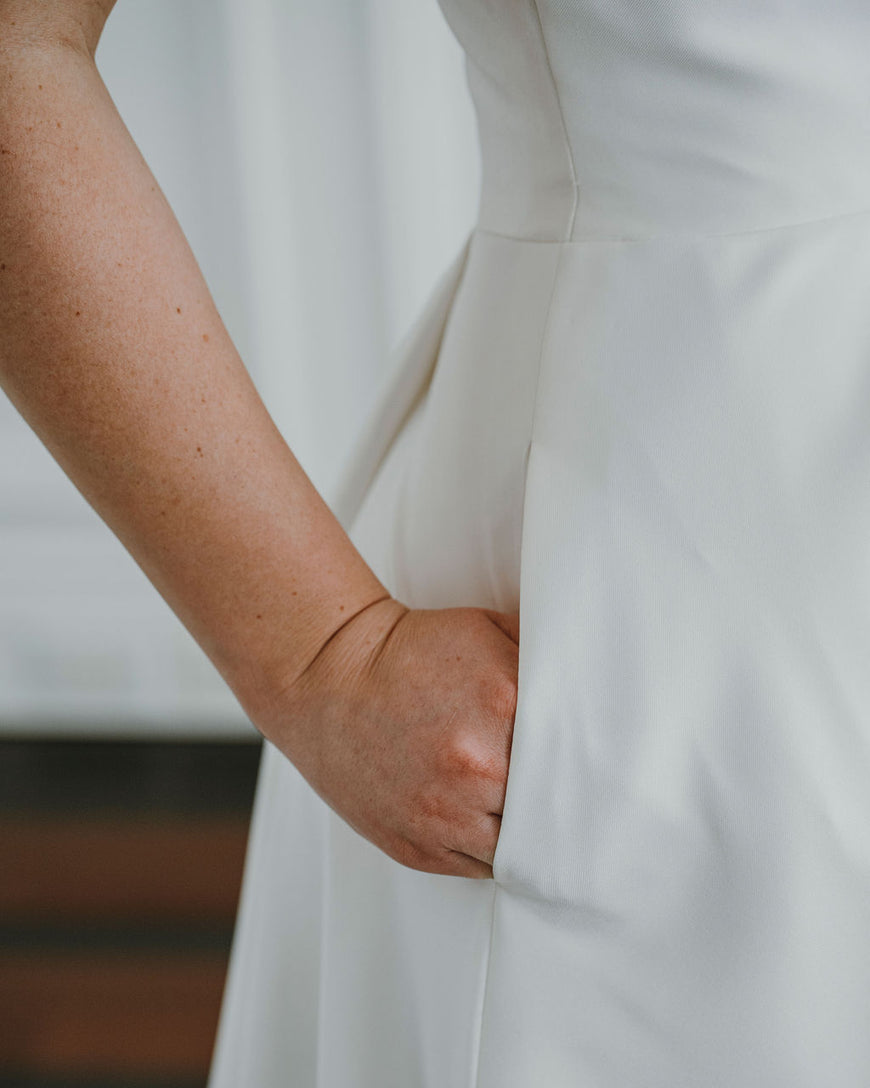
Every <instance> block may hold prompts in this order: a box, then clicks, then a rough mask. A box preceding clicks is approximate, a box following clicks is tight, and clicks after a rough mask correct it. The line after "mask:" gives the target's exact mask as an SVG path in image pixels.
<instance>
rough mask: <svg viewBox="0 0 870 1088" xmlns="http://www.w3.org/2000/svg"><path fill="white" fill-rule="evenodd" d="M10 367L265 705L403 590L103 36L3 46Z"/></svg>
mask: <svg viewBox="0 0 870 1088" xmlns="http://www.w3.org/2000/svg"><path fill="white" fill-rule="evenodd" d="M31 7H32V5H31ZM0 14H2V12H0ZM0 381H2V383H3V386H4V388H5V389H6V391H7V393H8V394H9V396H10V397H11V398H12V400H13V401H14V402H15V404H16V405H17V407H18V408H19V410H20V411H21V413H22V415H24V417H25V418H26V419H27V420H28V421H29V423H30V424H31V426H32V427H33V428H34V430H35V431H36V432H37V433H38V434H39V436H40V437H41V438H42V440H43V441H44V442H45V444H46V445H47V446H48V448H49V449H50V450H51V452H52V453H53V454H54V456H55V457H56V458H57V460H58V461H59V462H60V464H61V465H62V466H63V468H64V469H65V471H66V472H67V473H68V475H69V476H70V477H71V478H72V480H73V481H74V482H75V484H76V486H77V487H78V488H79V489H80V490H81V491H82V493H83V494H84V495H85V497H86V498H87V499H88V500H89V501H90V502H91V503H92V504H93V506H94V507H95V508H96V509H97V511H98V512H99V513H100V514H101V516H102V517H103V518H104V519H105V520H106V521H107V523H108V524H109V525H110V526H111V527H112V529H113V530H114V531H115V532H116V533H117V534H118V536H119V537H120V538H121V540H122V541H123V542H124V544H125V545H126V546H127V548H128V549H129V550H130V551H131V553H132V554H133V555H134V556H135V558H136V559H137V561H138V562H139V563H140V565H141V566H142V568H143V569H144V570H145V572H146V573H147V574H148V576H149V577H150V578H151V580H152V581H153V582H154V584H155V585H156V586H157V588H158V589H159V590H160V592H161V593H162V594H163V596H164V597H165V598H166V599H167V601H168V602H169V603H170V605H171V606H172V607H173V609H174V610H175V611H176V612H177V614H178V615H179V616H180V618H181V619H182V620H183V621H184V623H185V624H186V625H187V626H188V628H189V629H190V631H191V632H192V633H193V634H194V636H195V637H196V638H197V639H198V641H199V642H200V644H201V645H202V646H203V648H204V649H205V650H206V652H207V653H208V654H209V655H210V656H211V657H212V659H213V660H214V661H215V663H216V664H217V666H218V667H219V668H220V669H221V671H222V673H223V674H224V676H225V677H226V678H227V680H228V681H229V682H230V684H231V685H232V686H233V687H234V689H235V690H236V692H237V694H239V696H240V698H242V701H243V702H244V703H246V704H247V705H248V706H249V708H250V706H252V705H256V703H257V700H258V699H259V698H260V695H259V694H258V692H262V697H263V698H264V699H265V700H266V701H268V699H269V692H270V689H272V688H275V689H276V690H277V689H280V687H281V685H282V684H283V683H285V682H286V681H287V680H289V679H292V676H293V675H294V674H295V672H296V671H298V670H300V669H301V668H303V667H304V666H305V665H306V664H307V662H308V661H309V660H310V659H311V658H312V657H313V656H314V654H315V653H316V652H317V650H318V649H319V647H320V646H321V645H322V643H323V641H324V639H325V638H326V637H328V635H329V633H330V632H331V631H332V630H334V629H336V628H337V627H338V626H339V625H340V624H342V623H343V622H344V621H345V620H346V619H347V618H349V617H350V616H351V615H353V614H354V613H355V612H357V611H359V610H360V609H361V608H363V607H365V606H366V605H367V604H369V603H371V602H372V601H374V600H376V599H379V598H381V597H383V596H385V593H386V591H385V590H384V588H383V586H382V585H381V584H380V582H379V581H378V580H377V579H376V578H375V576H374V575H373V574H372V572H371V571H370V570H369V568H368V567H367V566H366V565H365V563H364V562H363V561H362V559H361V558H360V557H359V555H358V553H357V552H356V551H355V549H354V548H353V547H352V545H351V544H350V542H349V541H348V539H347V537H346V536H345V534H344V532H343V531H342V530H341V527H340V526H339V525H338V523H337V521H336V520H335V518H334V517H333V515H332V514H331V513H330V511H329V510H328V508H327V507H326V505H325V504H324V503H323V502H322V500H321V499H320V497H319V496H318V494H317V492H316V491H315V490H314V488H313V487H312V485H311V484H310V482H309V481H308V479H307V477H306V476H305V474H304V473H303V471H302V470H301V468H300V467H299V465H298V463H297V462H296V460H295V459H294V457H293V455H292V453H291V451H290V450H289V449H288V448H287V446H286V444H285V443H284V442H283V440H282V438H281V436H280V435H279V434H278V432H277V430H276V429H275V427H274V425H273V423H272V421H271V419H270V418H269V416H268V414H267V412H266V410H265V408H264V407H263V405H262V403H261V401H260V399H259V397H258V396H257V393H256V391H255V389H254V387H253V385H252V383H251V381H250V379H249V377H248V375H247V373H246V371H245V369H244V367H243V366H242V363H241V361H240V360H239V358H238V355H237V353H236V351H235V349H234V348H233V345H232V343H231V341H230V339H229V337H228V335H227V333H226V331H225V329H224V327H223V324H222V323H221V320H220V318H219V316H218V314H217V312H216V310H215V308H214V305H213V303H212V301H211V299H210V297H209V294H208V290H207V288H206V285H205V283H204V281H203V279H202V276H201V274H200V272H199V270H198V268H197V266H196V262H195V260H194V258H193V256H192V254H191V252H190V250H189V248H188V246H187V243H186V242H185V240H184V237H183V235H182V233H181V231H180V228H179V227H178V225H177V223H176V221H175V219H174V217H173V216H172V213H171V211H170V209H169V207H168V206H167V204H166V202H165V200H164V198H163V196H162V194H161V193H160V191H159V188H158V187H157V185H156V183H155V181H154V179H153V177H152V176H151V174H150V172H149V170H148V168H147V166H146V165H145V163H144V162H143V161H142V159H141V157H140V155H139V153H138V151H137V149H136V147H135V145H134V144H133V142H132V140H131V139H130V137H129V135H128V134H127V132H126V129H125V128H124V125H123V123H122V122H121V120H120V118H119V116H118V114H117V112H116V111H115V109H114V106H113V104H112V102H111V100H110V98H109V95H108V94H107V92H106V90H105V88H104V86H103V84H102V81H101V80H100V77H99V75H98V73H97V70H96V68H95V66H94V64H93V61H92V59H91V58H90V57H89V55H88V53H87V50H83V49H78V48H76V47H75V43H73V45H70V43H69V41H61V40H59V39H57V40H52V39H51V38H50V37H49V38H48V39H47V40H40V41H38V42H37V43H36V44H28V43H25V44H22V45H21V46H20V47H16V48H11V49H10V48H7V49H5V50H3V49H2V48H0Z"/></svg>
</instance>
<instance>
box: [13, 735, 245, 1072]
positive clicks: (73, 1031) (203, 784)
mask: <svg viewBox="0 0 870 1088" xmlns="http://www.w3.org/2000/svg"><path fill="white" fill-rule="evenodd" d="M258 759H259V745H257V744H249V743H228V744H214V745H212V744H204V743H197V744H188V745H171V744H154V745H149V744H142V743H136V744H125V743H120V744H106V743H95V742H80V743H78V744H50V743H43V744H40V743H35V744H34V743H30V744H24V743H12V742H0V767H2V768H3V770H2V771H0V1088H60V1085H64V1086H65V1088H86V1086H87V1088H194V1086H198V1088H202V1086H203V1085H204V1084H205V1080H206V1076H207V1071H208V1065H209V1061H210V1058H211V1052H212V1047H213V1044H214V1034H215V1029H216V1026H217V1018H218V1012H219V1008H220V1000H221V993H222V989H223V984H224V978H225V972H226V965H227V956H228V953H229V948H230V941H231V937H232V926H233V921H234V917H235V911H236V906H237V900H238V893H239V886H240V882H241V875H242V868H243V862H244V853H245V845H246V839H247V832H248V822H249V816H250V809H251V804H252V800H253V791H254V784H255V779H256V770H257V764H258Z"/></svg>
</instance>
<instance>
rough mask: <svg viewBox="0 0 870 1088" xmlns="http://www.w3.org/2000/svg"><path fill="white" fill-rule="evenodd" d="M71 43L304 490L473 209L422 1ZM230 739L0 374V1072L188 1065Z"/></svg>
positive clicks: (188, 645)
mask: <svg viewBox="0 0 870 1088" xmlns="http://www.w3.org/2000/svg"><path fill="white" fill-rule="evenodd" d="M97 60H98V64H99V67H100V70H101V72H102V74H103V78H104V79H105V81H106V83H107V85H108V87H109V90H110V92H111V93H112V96H113V97H114V99H115V102H116V103H117V105H118V108H119V110H120V113H121V115H122V117H123V118H124V120H125V121H126V123H127V125H128V127H129V129H130V130H131V132H132V134H133V136H134V138H135V139H136V141H137V143H138V144H139V147H140V148H141V150H142V151H143V153H144V155H145V158H146V159H147V161H148V163H149V165H150V166H151V168H152V170H153V172H154V173H155V175H156V177H157V179H158V181H159V182H160V184H161V186H162V187H163V189H164V191H165V192H166V195H167V197H168V198H169V201H170V203H171V204H172V207H173V208H174V210H175V212H176V215H177V216H178V218H179V220H180V222H181V225H182V227H183V229H184V231H185V233H186V235H187V237H188V239H189V241H190V243H191V245H192V247H193V250H194V253H195V254H196V256H197V258H198V260H199V263H200V266H201V268H202V270H203V273H204V275H205V277H206V280H207V281H208V284H209V287H210V288H211V291H212V294H213V295H214V298H215V300H216V302H217V305H218V309H219V310H220V312H221V314H222V316H223V318H224V321H225V323H226V325H227V327H228V328H229V331H230V334H231V336H232V337H233V339H234V341H235V343H236V345H237V347H238V348H239V351H240V353H241V355H242V358H243V359H244V360H245V363H246V365H247V366H248V368H249V370H250V371H251V374H252V376H253V378H254V381H255V382H256V384H257V387H258V389H259V390H260V393H261V395H262V397H263V399H264V400H265V402H266V405H267V407H268V408H269V410H270V411H271V413H272V415H273V417H274V418H275V420H276V422H277V424H278V426H279V428H280V429H281V431H282V432H283V434H284V436H285V437H286V439H287V441H288V442H289V444H290V445H291V447H292V448H293V450H294V452H295V453H296V455H297V457H299V459H300V461H301V462H302V464H303V466H304V467H305V469H306V470H307V471H308V473H309V475H310V476H311V478H312V479H313V481H314V482H315V484H316V485H317V486H318V487H319V488H320V490H321V492H322V493H323V494H324V495H325V496H326V498H327V500H328V499H329V498H330V495H331V493H332V491H333V489H334V488H335V486H336V484H337V482H338V480H339V478H340V475H341V472H342V469H343V467H344V465H345V463H346V461H347V458H348V455H349V453H350V452H351V450H352V447H353V443H354V440H355V438H356V436H357V435H358V433H359V431H360V429H361V426H362V424H363V422H364V420H365V418H366V415H367V413H368V411H369V410H370V408H371V407H372V406H373V404H374V399H375V397H376V394H377V391H378V389H379V387H380V384H381V383H382V382H383V381H384V379H385V378H386V376H387V375H388V373H389V371H390V367H391V365H392V362H393V357H392V356H391V352H392V349H393V347H394V346H395V344H396V343H397V342H398V340H399V339H400V337H401V335H402V333H403V332H404V331H405V330H406V329H407V328H408V326H409V325H410V324H411V322H412V321H413V319H414V317H415V316H416V314H417V313H418V311H419V310H420V309H421V307H422V306H423V304H424V303H425V300H426V298H427V295H428V293H429V291H430V290H431V288H432V286H433V284H434V281H435V280H436V278H437V276H438V274H439V273H440V271H441V270H442V269H443V268H444V267H445V266H446V265H447V264H448V263H449V262H450V261H451V260H452V258H453V257H454V255H455V254H456V252H457V251H458V250H459V248H460V247H461V245H462V244H463V242H464V240H465V237H466V235H467V233H468V230H469V229H470V228H471V226H472V224H473V221H474V218H475V214H476V208H477V189H478V180H479V162H478V152H477V145H476V133H475V128H474V119H473V115H472V109H471V104H470V100H469V97H468V93H467V88H466V84H465V73H464V68H463V60H462V55H461V51H460V50H459V47H458V45H457V44H456V42H455V41H454V39H453V37H452V35H451V33H450V31H449V29H448V27H447V25H446V23H445V22H444V19H443V17H442V15H441V13H440V10H439V8H438V5H437V3H436V0H318V2H317V3H316V4H312V3H308V2H303V0H246V2H244V3H243V2H242V0H147V2H144V0H138V2H137V0H118V4H117V7H116V8H115V11H114V12H113V14H112V16H111V17H110V19H109V23H108V26H107V28H106V31H105V34H104V37H103V41H102V43H101V45H100V50H99V53H98V57H97ZM258 760H259V736H258V734H257V733H256V731H255V730H254V729H253V727H252V726H251V725H250V723H248V722H247V721H246V719H245V717H244V715H243V714H242V712H241V711H240V709H239V708H238V705H237V704H236V703H235V701H234V699H233V697H232V695H231V694H230V693H229V691H228V690H227V689H226V688H225V686H224V685H223V682H222V681H221V680H220V678H219V677H218V675H217V673H216V672H215V671H214V669H213V668H212V666H211V665H210V663H209V662H208V660H207V659H206V657H205V656H204V654H203V653H202V652H201V651H200V650H199V648H198V647H197V646H196V644H195V643H194V642H193V640H192V639H191V638H190V636H189V635H188V634H187V633H186V631H185V630H184V628H183V627H182V626H181V625H180V623H179V622H178V621H177V620H176V619H175V617H174V616H173V615H172V613H171V612H170V611H169V609H168V608H167V606H166V605H165V604H164V603H163V601H162V600H161V599H160V597H159V596H158V595H157V593H156V592H155V591H154V590H153V589H152V587H151V586H150V584H149V583H148V581H147V580H146V579H145V577H144V575H143V574H142V573H141V572H140V571H139V569H138V567H137V566H136V565H135V563H134V562H133V561H132V559H131V558H130V557H129V556H128V555H127V553H126V552H125V551H124V549H123V548H122V547H121V546H120V544H119V543H118V542H117V541H116V540H115V538H114V537H113V536H112V535H111V533H110V532H109V531H108V530H107V529H106V528H105V526H104V525H103V524H102V522H101V521H100V520H99V519H98V518H97V517H96V515H95V514H94V513H93V512H92V511H91V510H90V508H89V507H88V506H87V504H86V503H85V502H84V500H83V499H82V498H81V497H80V496H79V494H78V493H77V492H76V490H75V489H74V488H73V486H72V485H71V484H70V483H69V481H68V480H67V479H66V477H65V476H64V475H63V474H62V473H61V471H60V470H59V469H58V468H57V466H56V465H55V464H54V462H53V461H52V459H51V458H50V456H49V455H48V454H47V453H46V452H45V450H44V449H43V448H42V446H41V445H40V444H39V442H38V440H37V439H36V438H35V437H34V436H33V434H32V433H31V432H30V431H29V429H28V428H27V426H26V425H25V424H24V423H23V422H22V420H21V419H20V418H19V417H18V416H17V414H16V413H15V411H14V409H13V408H12V407H11V406H10V405H9V403H8V402H7V401H6V400H5V399H4V398H3V397H2V395H0V1088H12V1086H13V1085H14V1086H15V1088H37V1086H40V1088H48V1086H58V1088H59V1086H60V1085H64V1086H65V1088H76V1086H79V1088H85V1086H86V1085H87V1086H89V1088H96V1086H100V1088H121V1086H124V1088H146V1086H149V1088H158V1086H159V1088H182V1086H184V1088H193V1086H194V1085H199V1086H201V1085H204V1084H205V1077H206V1072H207V1068H208V1062H209V1059H210V1055H211V1047H212V1044H213V1037H214V1030H215V1027H216V1023H217V1015H218V1008H219V1003H220V995H221V989H222V986H223V980H224V973H225V970H226V959H227V954H228V951H229V942H230V938H231V933H232V923H233V917H234V913H235V908H236V902H237V896H238V890H239V882H240V879H241V873H242V864H243V858H244V848H245V841H246V836H247V829H248V820H249V814H250V808H251V803H252V799H253V791H254V786H255V779H256V773H257V766H258Z"/></svg>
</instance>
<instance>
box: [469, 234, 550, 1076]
mask: <svg viewBox="0 0 870 1088" xmlns="http://www.w3.org/2000/svg"><path fill="white" fill-rule="evenodd" d="M554 244H555V245H557V246H558V247H559V250H558V253H557V255H556V261H555V264H554V267H553V280H552V283H551V286H550V294H549V298H548V299H547V312H546V314H545V315H544V323H543V326H542V330H541V348H540V352H539V354H538V372H537V376H536V380H535V392H534V398H533V402H532V413H531V424H530V433H529V448H528V450H527V451H526V467H525V473H524V479H523V528H522V541H523V542H522V544H521V545H520V549H521V550H520V572H521V576H520V583H521V584H522V563H523V560H522V556H523V554H524V553H525V550H526V549H525V547H524V544H525V536H526V532H527V526H528V519H527V517H526V492H527V484H528V473H529V455H530V453H531V449H532V442H533V441H534V434H535V425H536V421H537V415H538V393H539V390H540V388H541V370H542V369H543V365H544V356H545V355H546V352H547V345H548V344H549V340H550V319H551V315H552V312H553V299H554V298H555V296H556V288H557V285H558V282H559V272H560V270H561V267H562V258H563V256H564V254H565V246H566V244H567V243H565V242H556V243H554ZM522 607H523V606H522V599H521V600H520V617H521V618H520V626H521V628H522ZM520 641H521V642H522V634H521V635H520ZM503 830H504V824H502V831H503ZM497 851H498V844H496V852H497ZM493 860H495V859H493ZM499 891H500V886H499V885H498V884H497V883H495V882H493V894H492V914H491V916H490V925H489V944H488V946H487V953H486V962H485V964H484V978H483V992H482V994H481V999H480V1012H479V1014H478V1017H477V1039H476V1041H475V1063H474V1068H473V1071H472V1078H473V1079H472V1081H471V1084H472V1088H480V1055H481V1050H482V1049H483V1047H482V1043H483V1022H484V1019H485V1016H486V1005H487V996H488V994H489V976H490V963H491V960H492V946H493V934H494V931H495V904H496V899H497V897H498V893H499Z"/></svg>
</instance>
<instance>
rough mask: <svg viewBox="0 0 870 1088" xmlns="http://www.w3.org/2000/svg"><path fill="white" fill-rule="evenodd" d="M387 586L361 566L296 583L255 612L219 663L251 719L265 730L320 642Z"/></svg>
mask: <svg viewBox="0 0 870 1088" xmlns="http://www.w3.org/2000/svg"><path fill="white" fill-rule="evenodd" d="M391 599H392V598H391V595H390V593H389V591H388V590H387V589H386V588H385V587H384V586H383V585H382V584H381V582H380V581H379V580H378V579H377V578H376V577H375V576H374V574H373V573H372V572H371V571H370V570H369V569H368V567H365V570H364V571H363V572H360V571H354V572H352V573H351V572H348V577H347V580H346V581H344V582H342V583H341V584H339V585H330V586H329V587H328V589H327V590H326V591H324V588H323V587H322V586H319V585H308V586H306V587H303V586H297V588H294V589H288V590H287V591H286V598H284V600H283V601H282V598H281V596H278V597H277V598H276V600H275V607H274V608H273V610H272V614H271V615H267V614H266V613H265V612H259V613H256V614H254V617H253V619H252V620H251V621H249V630H248V631H247V632H245V633H243V635H242V637H241V640H240V644H241V651H240V652H238V653H236V654H235V655H232V660H227V661H226V663H220V662H218V668H219V669H220V671H221V673H222V674H223V676H224V678H225V679H226V680H227V682H228V684H229V686H230V687H231V688H232V690H233V692H234V694H235V695H236V698H237V699H238V700H239V702H240V704H241V706H242V708H243V709H244V710H245V712H246V713H247V715H248V716H249V718H250V719H251V721H252V722H253V724H254V725H255V726H256V727H257V728H258V729H259V730H260V731H261V732H263V733H264V735H267V736H268V735H270V723H272V722H273V721H275V720H276V717H280V716H281V715H282V714H283V713H284V708H285V707H286V704H287V693H288V692H289V691H290V690H291V689H292V688H293V686H294V684H295V683H296V682H297V680H298V678H299V677H300V676H302V675H303V673H304V672H305V671H306V669H307V668H308V666H309V665H310V664H311V662H312V661H314V660H315V658H317V656H318V655H319V654H320V652H321V651H322V650H323V648H324V647H325V646H327V645H328V644H329V643H330V642H332V641H333V640H334V639H335V638H337V637H338V636H339V634H340V632H341V631H342V630H343V629H344V628H345V627H346V626H347V625H348V624H349V623H350V622H351V621H352V620H353V619H355V618H356V617H358V616H359V615H360V614H361V613H363V612H365V611H367V610H368V609H370V608H372V607H373V606H374V605H377V604H379V603H381V602H383V601H388V600H391ZM227 656H228V658H229V656H230V655H227Z"/></svg>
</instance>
